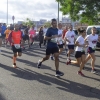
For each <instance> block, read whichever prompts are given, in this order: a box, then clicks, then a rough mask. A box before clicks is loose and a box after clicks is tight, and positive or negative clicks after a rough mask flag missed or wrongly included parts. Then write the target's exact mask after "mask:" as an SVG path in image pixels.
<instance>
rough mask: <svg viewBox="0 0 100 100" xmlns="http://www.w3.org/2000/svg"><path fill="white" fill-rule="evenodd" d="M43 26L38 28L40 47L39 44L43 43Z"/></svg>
mask: <svg viewBox="0 0 100 100" xmlns="http://www.w3.org/2000/svg"><path fill="white" fill-rule="evenodd" d="M43 35H44V34H43V27H40V30H39V46H40V48H41V44H42V43H43V40H44V36H43Z"/></svg>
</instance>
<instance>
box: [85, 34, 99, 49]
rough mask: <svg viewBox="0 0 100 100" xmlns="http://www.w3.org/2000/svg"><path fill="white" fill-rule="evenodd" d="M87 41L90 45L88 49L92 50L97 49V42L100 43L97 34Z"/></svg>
mask: <svg viewBox="0 0 100 100" xmlns="http://www.w3.org/2000/svg"><path fill="white" fill-rule="evenodd" d="M86 39H87V41H88V43H89V45H88V47H91V48H92V49H95V48H96V44H97V41H98V35H97V34H95V35H92V34H90V35H88V36H87V37H86Z"/></svg>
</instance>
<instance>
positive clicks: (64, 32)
mask: <svg viewBox="0 0 100 100" xmlns="http://www.w3.org/2000/svg"><path fill="white" fill-rule="evenodd" d="M67 31H68V30H64V31H63V35H62V37H63V39H64V37H65V34H66V32H67Z"/></svg>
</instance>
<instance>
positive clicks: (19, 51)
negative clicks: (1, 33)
mask: <svg viewBox="0 0 100 100" xmlns="http://www.w3.org/2000/svg"><path fill="white" fill-rule="evenodd" d="M12 50H13V53H17V52H18V53H22V49H21V48H20V49H16V48H15V46H14V45H13V46H12Z"/></svg>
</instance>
